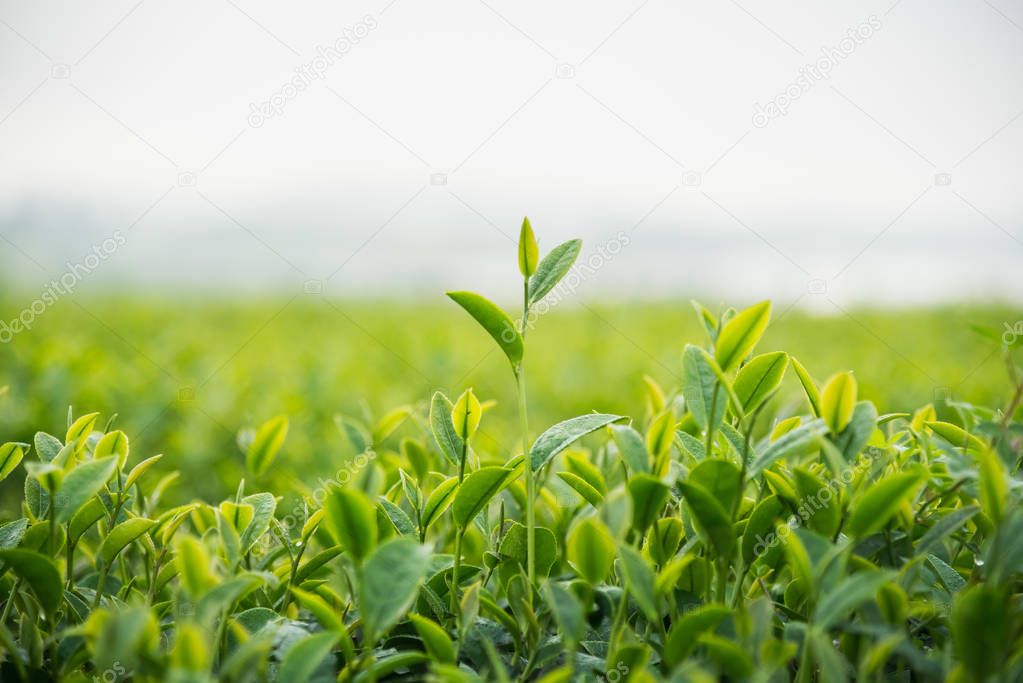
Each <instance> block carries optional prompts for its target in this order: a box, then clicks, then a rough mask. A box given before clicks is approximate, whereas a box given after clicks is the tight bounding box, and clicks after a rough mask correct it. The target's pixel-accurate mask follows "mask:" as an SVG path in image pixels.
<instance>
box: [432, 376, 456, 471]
mask: <svg viewBox="0 0 1023 683" xmlns="http://www.w3.org/2000/svg"><path fill="white" fill-rule="evenodd" d="M454 408H455V406H454V405H453V404H452V403H451V401H450V400H448V397H447V396H445V395H444V393H443V392H441V391H438V392H435V393H434V395H433V399H432V400H431V401H430V429H431V431H432V432H433V438H434V439H435V440H436V441H437V446H438V447H439V448H440V452H441V453H443V454H444V457H445V458H447V459H448V462H450V463H451V464H452V465H454V466H456V467H457V466H458V463H459V461H461V459H462V439H461V438H460V437H459V436H458V432H457V431H455V425H454V424H453V423H452V422H451V412H452V411H453V410H454Z"/></svg>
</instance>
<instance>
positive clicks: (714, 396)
mask: <svg viewBox="0 0 1023 683" xmlns="http://www.w3.org/2000/svg"><path fill="white" fill-rule="evenodd" d="M719 391H721V383H720V382H717V381H716V382H714V391H713V392H712V393H711V396H710V414H709V415H708V416H707V446H706V451H707V452H706V453H705V454H704V457H705V458H709V457H711V450H710V449H711V446H713V445H714V427H715V425H714V421H715V420H716V419H717V405H718V392H719Z"/></svg>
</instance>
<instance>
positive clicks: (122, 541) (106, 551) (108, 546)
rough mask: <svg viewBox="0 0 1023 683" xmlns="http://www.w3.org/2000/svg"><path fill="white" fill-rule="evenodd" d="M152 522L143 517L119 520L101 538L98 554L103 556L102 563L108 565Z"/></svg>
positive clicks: (152, 522)
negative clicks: (118, 522)
mask: <svg viewBox="0 0 1023 683" xmlns="http://www.w3.org/2000/svg"><path fill="white" fill-rule="evenodd" d="M154 524H156V522H154V521H153V520H151V519H146V518H145V517H133V518H132V519H128V520H125V521H123V522H121V523H120V524H118V525H117V526H115V527H114V528H113V529H111V530H110V533H108V534H107V535H106V536H105V537H104V538H103V543H101V544H100V546H99V556H100V557H101V558H103V562H104V563H106V564H108V565H109V564H110V563H111V562H113V561H114V558H115V557H117V554H118V553H120V552H121V551H122V550H124V549H125V548H126V547H128V545H129V544H131V543H133V542H134V541H136V540H138V539H139V537H140V536H142V535H143V534H145V533H146V532H147V531H149V530H150V529H151V528H152V527H153V525H154Z"/></svg>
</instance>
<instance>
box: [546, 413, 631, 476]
mask: <svg viewBox="0 0 1023 683" xmlns="http://www.w3.org/2000/svg"><path fill="white" fill-rule="evenodd" d="M624 419H625V418H624V417H622V416H621V415H605V414H603V413H591V414H589V415H580V416H578V417H573V418H571V419H568V420H565V421H564V422H559V423H558V424H556V425H554V426H553V427H551V428H549V429H548V430H547V431H545V432H544V433H543V434H541V435H540V436H539V438H537V440H536V441H535V442H533V447H532V448H530V449H529V462H530V465H531V466H532V468H533V471H534V472H537V471H539V470H541V469H543V467H544V465H546V464H547V463H549V462H550V461H551V460H552V459H553V458H554V456H556V455H557V454H558V453H560V452H561V451H563V450H565V449H566V448H568V447H569V446H571V445H572V444H573V443H574V442H575V441H577V440H579V439H581V438H582V437H584V436H586V435H587V434H589V433H591V432H595V431H596V430H598V429H600V428H601V427H606V426H608V425H609V424H611V423H613V422H618V421H619V420H624Z"/></svg>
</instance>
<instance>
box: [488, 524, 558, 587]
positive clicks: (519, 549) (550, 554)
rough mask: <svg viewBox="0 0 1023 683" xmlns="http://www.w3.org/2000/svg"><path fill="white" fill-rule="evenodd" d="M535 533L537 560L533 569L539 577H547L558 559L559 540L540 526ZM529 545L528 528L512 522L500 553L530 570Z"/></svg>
mask: <svg viewBox="0 0 1023 683" xmlns="http://www.w3.org/2000/svg"><path fill="white" fill-rule="evenodd" d="M534 532H535V540H534V543H535V544H536V558H535V559H534V560H533V568H534V570H535V572H536V575H537V576H547V575H548V574H550V572H551V567H552V566H554V563H555V562H556V561H557V559H558V540H557V538H556V537H555V536H554V532H553V531H551V530H550V529H547V528H546V527H542V526H538V527H536V528H535V529H534ZM527 544H528V540H527V538H526V527H524V526H522V525H521V524H519V523H518V522H512V524H511V527H509V529H508V531H507V532H506V533H505V535H504V538H503V539H502V540H501V548H500V553H501V555H504V556H505V557H508V558H511V559H513V560H515V561H517V562H518V563H519V564H520V565H522V567H523V568H526V569H528V566H527V564H526V556H527V554H528V553H527Z"/></svg>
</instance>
